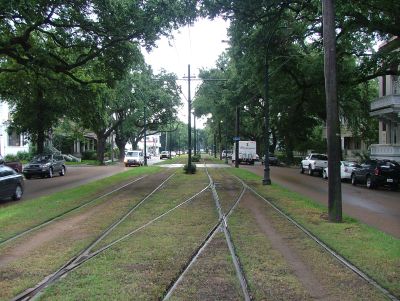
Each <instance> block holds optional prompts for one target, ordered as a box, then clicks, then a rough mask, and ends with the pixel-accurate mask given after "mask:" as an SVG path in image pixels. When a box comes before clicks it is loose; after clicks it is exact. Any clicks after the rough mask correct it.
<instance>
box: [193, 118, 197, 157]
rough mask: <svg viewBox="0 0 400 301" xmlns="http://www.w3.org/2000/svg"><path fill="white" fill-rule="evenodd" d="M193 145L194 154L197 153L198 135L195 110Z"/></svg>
mask: <svg viewBox="0 0 400 301" xmlns="http://www.w3.org/2000/svg"><path fill="white" fill-rule="evenodd" d="M193 147H194V155H195V156H196V155H197V137H196V115H194V112H193Z"/></svg>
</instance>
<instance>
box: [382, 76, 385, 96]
mask: <svg viewBox="0 0 400 301" xmlns="http://www.w3.org/2000/svg"><path fill="white" fill-rule="evenodd" d="M385 95H386V75H384V76H382V96H385Z"/></svg>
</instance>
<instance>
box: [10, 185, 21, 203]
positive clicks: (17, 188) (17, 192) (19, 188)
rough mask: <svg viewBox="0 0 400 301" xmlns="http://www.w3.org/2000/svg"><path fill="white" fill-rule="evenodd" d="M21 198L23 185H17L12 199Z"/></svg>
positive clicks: (17, 199)
mask: <svg viewBox="0 0 400 301" xmlns="http://www.w3.org/2000/svg"><path fill="white" fill-rule="evenodd" d="M21 198H22V187H21V185H17V187H15V191H14V194H13V196H12V199H13V200H14V201H19V200H20V199H21Z"/></svg>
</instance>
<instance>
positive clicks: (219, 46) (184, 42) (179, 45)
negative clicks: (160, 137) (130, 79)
mask: <svg viewBox="0 0 400 301" xmlns="http://www.w3.org/2000/svg"><path fill="white" fill-rule="evenodd" d="M228 26H229V23H228V22H225V21H224V20H222V19H215V20H213V21H211V20H206V19H201V20H199V21H197V22H195V23H194V24H193V25H192V26H190V27H189V26H186V27H182V28H181V29H180V30H178V31H175V32H173V36H174V38H173V39H170V40H168V39H167V38H162V39H161V40H159V41H158V42H157V48H154V49H153V50H152V51H151V52H150V53H147V52H146V51H143V53H144V56H145V59H146V62H147V63H148V64H150V65H151V66H152V68H153V72H154V73H159V72H160V70H161V69H165V70H166V71H167V72H173V73H175V74H176V75H177V76H178V78H180V79H182V78H183V77H184V76H187V75H188V74H187V73H188V72H187V71H188V64H190V70H191V71H190V74H191V77H193V76H197V75H198V71H199V69H201V68H206V69H209V68H212V67H214V66H215V62H216V60H217V59H218V56H219V55H220V54H221V53H222V52H223V51H224V50H225V49H226V48H227V46H228V45H227V44H226V43H224V42H222V40H227V28H228ZM178 83H179V84H180V85H181V86H182V92H183V94H184V95H185V97H186V98H187V91H188V84H187V81H186V80H180V81H178ZM200 83H201V82H200V81H192V82H191V97H192V99H193V96H194V93H195V91H196V88H197V86H198V85H199V84H200ZM182 102H183V103H184V106H183V107H182V108H180V114H179V117H180V119H181V120H182V121H183V122H185V123H187V100H186V99H185V98H182ZM192 122H193V118H192ZM203 122H204V121H200V120H197V121H196V127H198V128H200V127H203V126H202V123H203Z"/></svg>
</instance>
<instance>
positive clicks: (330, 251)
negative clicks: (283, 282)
mask: <svg viewBox="0 0 400 301" xmlns="http://www.w3.org/2000/svg"><path fill="white" fill-rule="evenodd" d="M234 177H235V178H237V179H238V180H239V181H240V182H241V183H242V185H244V187H246V188H247V189H248V190H250V191H251V192H252V193H254V194H255V195H256V196H258V197H259V198H260V199H261V200H263V201H264V202H265V203H267V204H268V205H269V206H270V207H272V208H273V209H274V210H275V211H277V212H278V213H279V214H280V215H281V216H283V217H284V218H286V219H287V220H288V221H289V222H290V223H291V224H293V225H294V226H296V227H297V228H298V229H300V230H301V231H302V232H303V233H304V234H306V235H307V236H308V237H309V238H311V239H312V240H313V241H314V242H316V243H317V244H318V245H319V246H320V247H322V248H323V249H324V250H325V251H327V252H328V254H330V255H331V256H332V257H334V258H335V259H336V260H338V261H339V262H340V263H341V264H342V265H343V266H345V267H346V268H348V269H349V270H351V271H352V272H354V273H355V274H356V275H358V276H359V277H360V278H362V279H363V280H365V281H366V282H368V283H369V284H371V285H372V286H374V287H375V288H376V289H378V290H379V291H380V292H381V293H383V294H384V295H385V296H386V297H388V298H389V299H390V300H392V301H400V300H399V299H398V298H397V297H396V296H394V295H393V294H392V293H391V292H390V291H388V290H387V289H385V288H384V287H382V286H381V285H380V284H379V283H378V282H377V281H375V280H374V279H373V278H371V277H370V276H369V275H367V274H366V273H364V272H363V271H361V270H360V269H359V268H358V267H356V266H355V265H354V264H352V263H351V262H350V261H349V260H347V259H346V258H344V257H342V256H341V255H339V254H338V253H337V252H335V251H334V250H333V249H331V248H330V247H329V246H328V245H326V244H325V243H324V242H323V241H321V240H320V239H319V238H318V237H316V236H315V235H314V234H312V233H311V232H310V231H309V230H307V229H306V228H305V227H303V226H302V225H300V224H299V223H298V222H296V221H295V220H294V219H292V218H291V217H290V216H288V215H287V214H286V213H284V212H283V211H282V210H281V209H280V208H279V207H277V206H276V205H274V204H273V203H272V202H270V201H268V200H267V199H266V198H264V197H263V196H262V195H260V194H259V193H258V192H257V191H256V190H255V189H254V188H252V187H251V186H249V185H247V184H246V183H245V182H244V181H243V180H242V179H240V178H239V177H237V176H234Z"/></svg>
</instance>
